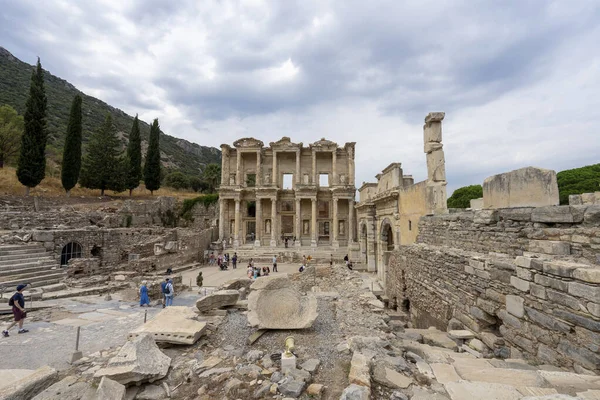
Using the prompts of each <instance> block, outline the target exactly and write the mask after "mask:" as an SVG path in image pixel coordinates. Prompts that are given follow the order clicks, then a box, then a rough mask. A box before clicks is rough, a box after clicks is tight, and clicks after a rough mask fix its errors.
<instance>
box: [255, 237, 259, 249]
mask: <svg viewBox="0 0 600 400" xmlns="http://www.w3.org/2000/svg"><path fill="white" fill-rule="evenodd" d="M254 247H260V240H258V239H256V240H255V241H254Z"/></svg>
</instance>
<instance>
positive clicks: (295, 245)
mask: <svg viewBox="0 0 600 400" xmlns="http://www.w3.org/2000/svg"><path fill="white" fill-rule="evenodd" d="M294 247H302V240H297V239H296V244H294Z"/></svg>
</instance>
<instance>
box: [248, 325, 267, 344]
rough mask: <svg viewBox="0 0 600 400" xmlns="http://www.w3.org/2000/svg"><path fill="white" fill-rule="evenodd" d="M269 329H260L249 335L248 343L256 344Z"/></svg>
mask: <svg viewBox="0 0 600 400" xmlns="http://www.w3.org/2000/svg"><path fill="white" fill-rule="evenodd" d="M267 330H268V329H259V330H257V331H256V332H254V333H253V334H252V335H250V336H249V337H248V340H247V343H248V344H254V342H256V341H257V340H258V339H260V337H261V336H262V335H263V334H264V333H265V332H266V331H267Z"/></svg>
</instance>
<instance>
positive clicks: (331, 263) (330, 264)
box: [329, 254, 333, 267]
mask: <svg viewBox="0 0 600 400" xmlns="http://www.w3.org/2000/svg"><path fill="white" fill-rule="evenodd" d="M329 266H330V267H333V254H332V255H331V257H330V258H329Z"/></svg>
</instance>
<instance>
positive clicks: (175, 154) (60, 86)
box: [0, 47, 221, 175]
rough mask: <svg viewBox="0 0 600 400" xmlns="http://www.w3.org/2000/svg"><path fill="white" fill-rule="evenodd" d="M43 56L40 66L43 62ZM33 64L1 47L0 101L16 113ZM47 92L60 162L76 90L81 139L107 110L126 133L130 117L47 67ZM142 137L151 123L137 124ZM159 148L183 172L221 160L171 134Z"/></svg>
mask: <svg viewBox="0 0 600 400" xmlns="http://www.w3.org/2000/svg"><path fill="white" fill-rule="evenodd" d="M43 61H44V60H42V66H43ZM32 68H33V66H31V65H29V64H27V63H24V62H22V61H20V60H18V59H17V58H16V57H14V56H12V55H11V54H10V53H9V52H8V51H6V50H5V49H3V48H2V47H0V104H8V105H10V106H12V107H14V108H15V109H16V110H17V111H18V112H19V114H23V112H24V111H25V102H26V100H27V95H28V93H29V80H30V78H31V71H32ZM45 81H46V95H47V97H48V132H49V135H50V139H49V144H48V149H47V153H48V157H49V158H51V159H53V160H54V161H56V162H57V163H59V162H60V158H61V157H62V146H63V142H64V135H65V132H66V129H67V123H68V120H69V110H70V107H71V102H72V100H73V97H74V96H75V94H77V93H79V94H80V95H81V96H82V98H83V105H82V110H83V137H84V139H83V141H84V146H85V142H86V141H87V139H88V138H89V135H90V133H91V132H92V131H94V130H95V129H96V127H98V126H99V125H100V124H101V123H102V121H103V120H104V117H105V115H106V113H107V112H110V113H112V116H113V121H114V123H115V125H116V127H117V129H118V130H119V131H120V132H123V136H125V137H129V131H130V130H131V125H132V122H133V117H131V116H130V115H127V114H125V113H124V112H123V111H121V110H119V109H116V108H114V107H111V106H110V105H108V104H106V103H104V102H102V101H100V100H98V99H96V98H94V97H90V96H87V95H85V94H84V93H82V92H80V91H79V90H77V88H75V86H73V85H71V84H70V83H69V82H67V81H65V80H63V79H60V78H58V77H56V76H54V75H52V74H50V73H49V72H48V71H45ZM140 129H141V132H142V140H144V141H146V140H147V137H148V134H149V132H150V126H149V125H148V124H147V123H145V122H142V123H141V124H140ZM160 140H161V143H160V149H161V153H164V155H165V156H166V157H162V161H163V165H165V166H167V167H172V166H173V165H176V166H177V168H178V169H180V170H181V171H182V172H184V173H186V174H190V175H197V174H198V172H199V169H200V168H201V167H202V166H203V165H206V164H209V163H213V162H214V163H218V164H220V163H221V151H220V150H218V149H216V148H213V147H205V146H199V145H197V144H195V143H190V142H187V141H185V140H183V139H178V138H175V137H173V136H168V135H165V134H163V135H162V136H161V139H160ZM178 142H180V143H181V144H183V143H185V144H186V146H190V148H191V149H192V151H186V150H185V149H184V148H183V147H182V146H181V145H180V144H178Z"/></svg>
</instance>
